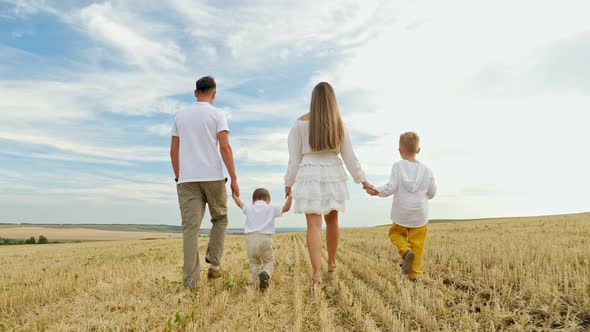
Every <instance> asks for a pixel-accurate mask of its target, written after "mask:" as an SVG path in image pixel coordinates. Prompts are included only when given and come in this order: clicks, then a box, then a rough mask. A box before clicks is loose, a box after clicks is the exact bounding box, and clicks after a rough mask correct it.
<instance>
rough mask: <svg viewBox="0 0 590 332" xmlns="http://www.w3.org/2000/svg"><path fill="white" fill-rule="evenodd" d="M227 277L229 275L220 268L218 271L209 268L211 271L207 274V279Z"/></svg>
mask: <svg viewBox="0 0 590 332" xmlns="http://www.w3.org/2000/svg"><path fill="white" fill-rule="evenodd" d="M227 276H228V273H227V272H225V271H224V270H223V269H222V268H219V269H218V270H215V269H212V268H209V271H208V272H207V279H218V278H225V277H227Z"/></svg>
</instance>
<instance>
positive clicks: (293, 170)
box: [285, 124, 302, 191]
mask: <svg viewBox="0 0 590 332" xmlns="http://www.w3.org/2000/svg"><path fill="white" fill-rule="evenodd" d="M288 145H289V164H288V166H287V174H285V187H288V188H291V187H292V186H293V185H294V184H295V178H296V177H297V171H298V170H299V164H300V163H301V150H302V147H301V137H300V135H299V130H298V128H297V124H295V126H294V127H293V128H291V131H290V132H289V139H288ZM289 191H290V189H289Z"/></svg>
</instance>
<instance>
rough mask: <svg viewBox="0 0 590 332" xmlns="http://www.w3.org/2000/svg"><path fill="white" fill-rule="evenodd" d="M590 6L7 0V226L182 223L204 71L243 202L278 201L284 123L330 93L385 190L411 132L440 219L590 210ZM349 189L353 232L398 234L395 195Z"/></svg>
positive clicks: (2, 104)
mask: <svg viewBox="0 0 590 332" xmlns="http://www.w3.org/2000/svg"><path fill="white" fill-rule="evenodd" d="M588 13H590V2H588V1H569V0H564V1H532V0H523V1H504V0H499V1H472V0H461V1H456V0H449V1H422V0H413V1H373V0H363V1H360V0H359V1H352V0H343V1H329V2H328V1H321V2H319V1H297V2H294V1H262V0H253V1H193V0H162V1H157V2H156V1H136V0H125V1H101V2H95V1H86V0H76V1H74V0H63V1H51V2H50V1H41V0H30V1H20V0H8V1H7V0H0V222H32V223H142V224H171V225H175V224H176V225H178V224H180V213H179V210H178V203H177V198H176V191H175V185H174V174H173V172H172V169H171V166H170V161H169V145H170V133H169V130H170V127H171V124H172V121H173V119H174V114H175V113H176V112H178V111H179V110H181V109H183V108H185V107H187V106H188V105H190V104H191V103H193V102H194V96H193V90H194V83H195V81H196V79H198V78H199V77H202V76H205V75H213V76H214V77H215V78H216V81H217V86H218V88H217V99H216V100H215V105H216V106H218V107H220V108H221V109H223V110H224V111H225V112H226V114H227V115H228V118H229V126H230V129H231V135H230V139H231V143H232V145H233V148H234V153H235V157H236V166H237V170H238V178H239V184H240V186H241V191H242V197H243V198H247V197H249V196H250V195H251V192H252V191H253V190H254V189H255V188H257V187H261V186H262V187H267V188H269V189H270V191H271V194H272V197H273V203H282V193H283V176H284V173H285V171H286V164H287V160H288V153H287V142H286V141H287V135H288V131H289V128H290V127H291V126H292V125H293V124H294V122H295V120H296V119H297V117H298V116H300V115H302V114H304V113H306V112H307V111H308V108H309V99H310V95H311V90H312V89H313V86H314V85H315V84H317V83H318V82H320V81H322V80H325V81H328V82H330V83H331V84H332V85H333V86H334V88H335V90H336V94H337V98H338V102H339V107H340V111H341V114H342V117H343V120H344V122H345V124H346V125H347V127H348V128H349V130H350V132H351V135H352V140H353V145H354V147H355V151H356V153H357V155H358V157H359V159H360V161H361V163H362V165H363V167H364V169H365V171H366V173H367V177H368V180H369V181H370V182H371V183H374V184H375V185H381V184H384V183H385V182H386V181H387V179H388V176H389V173H390V169H391V165H392V163H393V162H395V161H397V160H399V154H398V153H397V140H398V137H399V134H400V133H402V132H404V131H408V130H414V131H417V132H418V133H419V134H420V136H421V140H422V143H421V145H422V151H421V153H420V155H419V160H421V161H422V162H424V163H425V164H427V165H428V166H429V167H430V168H431V169H432V170H433V172H434V174H435V177H436V179H437V183H438V187H439V192H438V197H436V198H435V199H434V200H432V201H431V205H430V215H431V218H482V217H498V216H527V215H544V214H558V213H573V212H583V211H590V200H589V199H588V197H589V195H588V188H589V187H590V176H589V175H588V172H589V171H588V170H590V153H588V145H589V143H590V130H589V123H590V62H589V61H588V59H590V20H589V19H588ZM349 190H350V193H351V200H350V201H349V202H348V204H347V211H346V213H344V214H343V215H342V216H341V221H340V224H341V226H344V227H353V226H372V225H380V224H386V223H389V222H390V220H389V209H390V206H391V198H387V199H384V198H375V197H369V196H367V195H366V194H365V193H364V191H362V190H361V188H360V186H358V185H355V184H354V183H353V182H352V181H351V180H349ZM228 204H229V206H230V210H229V217H230V225H229V226H230V227H241V226H242V225H243V223H244V217H243V215H241V213H240V211H239V209H238V208H236V207H235V206H234V204H233V202H232V201H231V200H230V201H229V202H228ZM209 225H210V224H209V222H208V221H207V219H206V220H204V222H203V227H209ZM277 225H279V226H285V227H286V226H289V227H302V226H305V218H304V217H303V216H301V215H293V214H287V215H285V216H284V217H282V218H281V219H278V220H277Z"/></svg>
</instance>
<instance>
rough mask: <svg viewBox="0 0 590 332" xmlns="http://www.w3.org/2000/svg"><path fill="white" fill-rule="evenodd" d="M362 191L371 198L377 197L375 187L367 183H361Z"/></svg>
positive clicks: (377, 193)
mask: <svg viewBox="0 0 590 332" xmlns="http://www.w3.org/2000/svg"><path fill="white" fill-rule="evenodd" d="M363 189H365V191H366V192H367V194H369V195H371V196H377V195H379V192H378V191H377V190H375V186H373V185H372V184H370V183H369V182H367V181H365V182H363Z"/></svg>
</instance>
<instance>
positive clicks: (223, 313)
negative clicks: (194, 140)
mask: <svg viewBox="0 0 590 332" xmlns="http://www.w3.org/2000/svg"><path fill="white" fill-rule="evenodd" d="M386 233H387V227H373V228H364V229H347V230H343V231H342V237H341V244H340V249H339V256H338V259H337V264H338V268H337V274H336V275H335V276H334V277H333V278H328V277H327V276H326V275H325V272H324V276H323V277H324V285H323V287H322V288H321V289H320V290H317V291H315V292H312V291H311V288H310V279H311V275H310V269H309V259H308V255H307V251H306V248H305V235H304V234H301V233H298V234H295V233H293V234H278V235H276V236H275V244H274V247H275V255H276V261H277V267H276V271H275V274H274V276H273V279H272V280H271V286H270V289H269V291H268V292H267V293H266V294H263V295H262V294H260V293H259V292H258V291H257V290H256V289H255V288H253V287H252V286H251V285H249V283H248V280H249V269H248V262H247V258H246V254H245V238H244V237H243V236H228V237H227V239H226V249H225V254H224V259H223V266H224V267H225V268H226V270H228V272H229V273H230V277H229V278H227V279H225V280H218V281H214V282H207V281H206V280H203V282H202V283H201V284H200V285H199V287H198V289H197V290H196V291H194V292H190V291H185V290H183V289H182V287H181V271H182V241H181V240H180V239H171V240H153V241H120V242H88V243H68V244H55V245H47V246H34V245H31V246H6V247H0V266H2V267H3V268H2V269H0V294H2V296H0V331H4V330H6V331H31V330H48V331H108V330H135V331H142V330H145V331H185V330H186V331H409V330H412V331H415V330H421V331H439V330H440V331H474V330H484V331H498V330H508V331H523V330H524V331H544V330H552V329H559V330H563V331H588V330H590V214H579V215H570V216H554V217H539V218H530V219H518V220H515V219H497V220H491V221H473V222H463V223H435V224H432V225H431V226H430V227H429V235H428V240H427V247H426V255H425V259H424V264H423V269H424V271H425V276H424V279H423V282H421V283H417V284H413V283H411V282H408V281H407V280H406V279H405V278H404V277H403V276H402V275H401V273H400V271H399V266H398V262H399V257H398V255H397V253H396V251H395V250H394V248H393V247H392V245H391V244H390V242H389V240H388V239H387V237H386ZM206 245H207V241H206V239H204V240H203V241H201V242H200V249H201V250H200V252H201V254H202V255H203V254H204V251H205V246H206ZM201 257H202V256H201ZM325 258H326V257H325V256H324V258H323V264H322V265H323V266H324V269H325V266H326V261H325ZM205 269H206V267H205V266H203V267H202V270H201V276H202V277H203V279H205V275H206V270H205ZM324 271H325V270H324Z"/></svg>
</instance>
